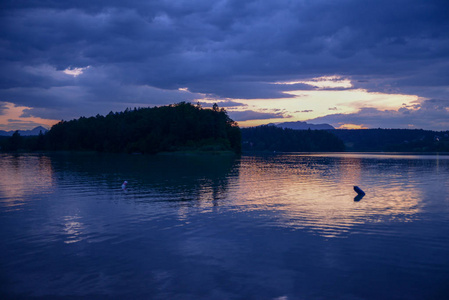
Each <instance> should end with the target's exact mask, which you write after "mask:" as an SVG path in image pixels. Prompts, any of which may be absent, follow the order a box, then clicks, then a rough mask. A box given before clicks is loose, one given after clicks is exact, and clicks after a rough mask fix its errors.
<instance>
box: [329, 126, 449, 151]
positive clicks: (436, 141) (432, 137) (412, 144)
mask: <svg viewBox="0 0 449 300" xmlns="http://www.w3.org/2000/svg"><path fill="white" fill-rule="evenodd" d="M330 132H332V133H333V134H334V135H335V136H337V137H338V138H340V139H341V140H342V141H343V142H344V143H345V146H346V151H359V152H370V151H385V152H449V131H431V130H422V129H356V130H354V129H352V130H351V129H336V130H331V131H330Z"/></svg>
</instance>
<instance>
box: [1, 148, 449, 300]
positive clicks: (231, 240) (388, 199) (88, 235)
mask: <svg viewBox="0 0 449 300" xmlns="http://www.w3.org/2000/svg"><path fill="white" fill-rule="evenodd" d="M124 180H127V181H128V182H129V184H128V187H129V188H128V189H127V190H126V191H123V190H122V189H121V187H120V186H121V183H122V182H123V181H124ZM354 185H358V186H360V187H361V188H362V189H363V190H364V191H365V192H366V196H365V197H363V198H362V199H354V197H355V196H356V193H355V192H354V191H353V189H352V188H353V186H354ZM448 192H449V156H443V155H426V156H419V155H398V154H354V153H347V154H338V153H335V154H301V153H292V154H282V155H266V156H243V157H241V158H233V157H226V156H185V157H176V156H173V157H172V156H131V155H112V154H51V155H42V154H41V155H37V154H29V155H10V154H1V155H0V226H1V227H0V228H1V231H0V239H1V241H2V243H1V245H0V296H1V298H25V299H28V298H41V299H48V298H53V299H55V298H65V297H72V298H83V299H86V298H87V299H89V298H90V299H103V298H106V299H109V298H125V297H126V298H130V299H131V298H134V299H283V300H285V299H444V298H447V297H448V295H449V285H448V283H449V239H448V237H449V197H448Z"/></svg>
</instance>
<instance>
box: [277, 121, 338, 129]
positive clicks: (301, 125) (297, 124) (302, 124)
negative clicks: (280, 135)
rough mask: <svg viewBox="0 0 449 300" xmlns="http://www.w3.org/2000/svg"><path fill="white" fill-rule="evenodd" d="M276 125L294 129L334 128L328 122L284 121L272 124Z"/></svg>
mask: <svg viewBox="0 0 449 300" xmlns="http://www.w3.org/2000/svg"><path fill="white" fill-rule="evenodd" d="M273 125H275V126H277V127H281V128H290V129H296V130H308V129H309V128H310V129H312V130H314V129H317V130H329V129H335V128H334V127H333V126H331V125H329V124H307V122H301V121H297V122H284V123H279V124H273Z"/></svg>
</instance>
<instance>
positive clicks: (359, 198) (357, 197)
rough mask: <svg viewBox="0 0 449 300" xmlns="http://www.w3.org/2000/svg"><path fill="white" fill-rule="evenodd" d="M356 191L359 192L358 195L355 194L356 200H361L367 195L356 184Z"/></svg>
mask: <svg viewBox="0 0 449 300" xmlns="http://www.w3.org/2000/svg"><path fill="white" fill-rule="evenodd" d="M354 191H355V192H356V193H357V196H355V198H354V201H360V200H362V198H363V197H364V196H365V192H364V191H362V189H361V188H359V187H358V186H356V185H355V186H354Z"/></svg>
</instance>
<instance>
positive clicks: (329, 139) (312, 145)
mask: <svg viewBox="0 0 449 300" xmlns="http://www.w3.org/2000/svg"><path fill="white" fill-rule="evenodd" d="M241 131H242V149H243V150H244V151H281V152H334V151H335V152H340V151H344V150H345V146H344V144H343V141H342V140H340V139H339V138H338V137H336V136H335V135H333V134H332V133H331V132H329V131H326V130H310V129H309V130H294V129H289V128H280V127H276V126H274V125H262V126H257V127H250V128H242V129H241Z"/></svg>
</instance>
